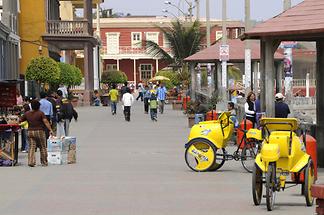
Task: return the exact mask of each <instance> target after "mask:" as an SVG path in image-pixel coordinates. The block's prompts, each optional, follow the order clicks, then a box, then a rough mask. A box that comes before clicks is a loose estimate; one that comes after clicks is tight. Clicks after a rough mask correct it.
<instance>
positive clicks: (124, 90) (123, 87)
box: [120, 81, 130, 99]
mask: <svg viewBox="0 0 324 215" xmlns="http://www.w3.org/2000/svg"><path fill="white" fill-rule="evenodd" d="M127 85H128V83H127V81H126V82H125V83H124V85H123V86H122V87H121V88H120V99H122V98H123V95H124V94H125V93H126V91H127V89H130V88H129V87H128V86H127Z"/></svg>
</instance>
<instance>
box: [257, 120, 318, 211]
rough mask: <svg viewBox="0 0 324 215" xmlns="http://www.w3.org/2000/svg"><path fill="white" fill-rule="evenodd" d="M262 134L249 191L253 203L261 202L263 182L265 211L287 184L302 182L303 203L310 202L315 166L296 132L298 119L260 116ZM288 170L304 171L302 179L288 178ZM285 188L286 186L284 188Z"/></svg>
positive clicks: (271, 208)
mask: <svg viewBox="0 0 324 215" xmlns="http://www.w3.org/2000/svg"><path fill="white" fill-rule="evenodd" d="M260 124H261V126H262V130H263V133H264V140H263V143H262V148H261V152H260V153H259V154H258V155H257V157H256V159H255V166H254V170H253V176H252V194H253V202H254V204H255V205H260V203H261V199H262V189H263V184H264V185H265V189H266V193H265V198H266V204H267V209H268V211H271V210H273V207H274V202H275V194H276V192H277V191H280V190H282V191H284V190H285V188H286V184H293V186H295V185H298V184H301V185H302V186H303V189H304V190H303V195H304V196H305V199H306V205H307V206H312V205H313V198H312V196H311V191H310V188H311V185H312V184H313V183H314V182H315V179H314V166H313V162H312V159H311V157H310V155H308V154H307V153H306V152H305V145H304V143H303V142H302V141H300V138H299V137H298V136H297V135H296V133H295V131H296V130H297V129H298V122H297V119H294V118H288V119H280V118H262V119H261V121H260ZM291 173H298V174H299V173H304V180H303V181H298V180H297V181H296V180H295V181H288V180H287V176H289V175H290V174H291ZM287 188H288V187H287Z"/></svg>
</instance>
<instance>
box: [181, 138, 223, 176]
mask: <svg viewBox="0 0 324 215" xmlns="http://www.w3.org/2000/svg"><path fill="white" fill-rule="evenodd" d="M192 146H195V148H197V150H201V151H202V152H204V153H206V152H208V151H210V153H211V154H212V155H213V156H212V158H211V159H210V160H209V159H208V160H207V161H205V162H208V164H207V165H205V166H203V167H201V168H199V167H198V165H199V161H198V159H197V158H196V157H194V156H193V155H192V154H190V152H189V150H190V149H191V147H192ZM216 151H217V149H216V147H215V145H214V144H213V143H211V142H210V141H209V140H206V139H203V138H196V139H193V140H191V141H190V142H189V143H188V146H187V148H186V151H185V161H186V164H187V166H188V167H189V168H190V169H191V170H193V171H195V172H206V171H210V170H211V167H212V166H213V165H214V163H215V158H216Z"/></svg>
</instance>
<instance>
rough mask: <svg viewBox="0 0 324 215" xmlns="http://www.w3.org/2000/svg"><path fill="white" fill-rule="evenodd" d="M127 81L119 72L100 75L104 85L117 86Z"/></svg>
mask: <svg viewBox="0 0 324 215" xmlns="http://www.w3.org/2000/svg"><path fill="white" fill-rule="evenodd" d="M125 81H127V75H126V74H125V73H124V72H122V71H119V70H109V71H104V72H103V73H102V74H101V82H102V83H105V84H113V83H115V84H118V83H124V82H125Z"/></svg>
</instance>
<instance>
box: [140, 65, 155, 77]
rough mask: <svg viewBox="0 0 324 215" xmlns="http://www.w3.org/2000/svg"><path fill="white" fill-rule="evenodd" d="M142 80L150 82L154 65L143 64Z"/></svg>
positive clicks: (141, 67)
mask: <svg viewBox="0 0 324 215" xmlns="http://www.w3.org/2000/svg"><path fill="white" fill-rule="evenodd" d="M140 69H141V80H148V79H151V78H152V64H141V66H140Z"/></svg>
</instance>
